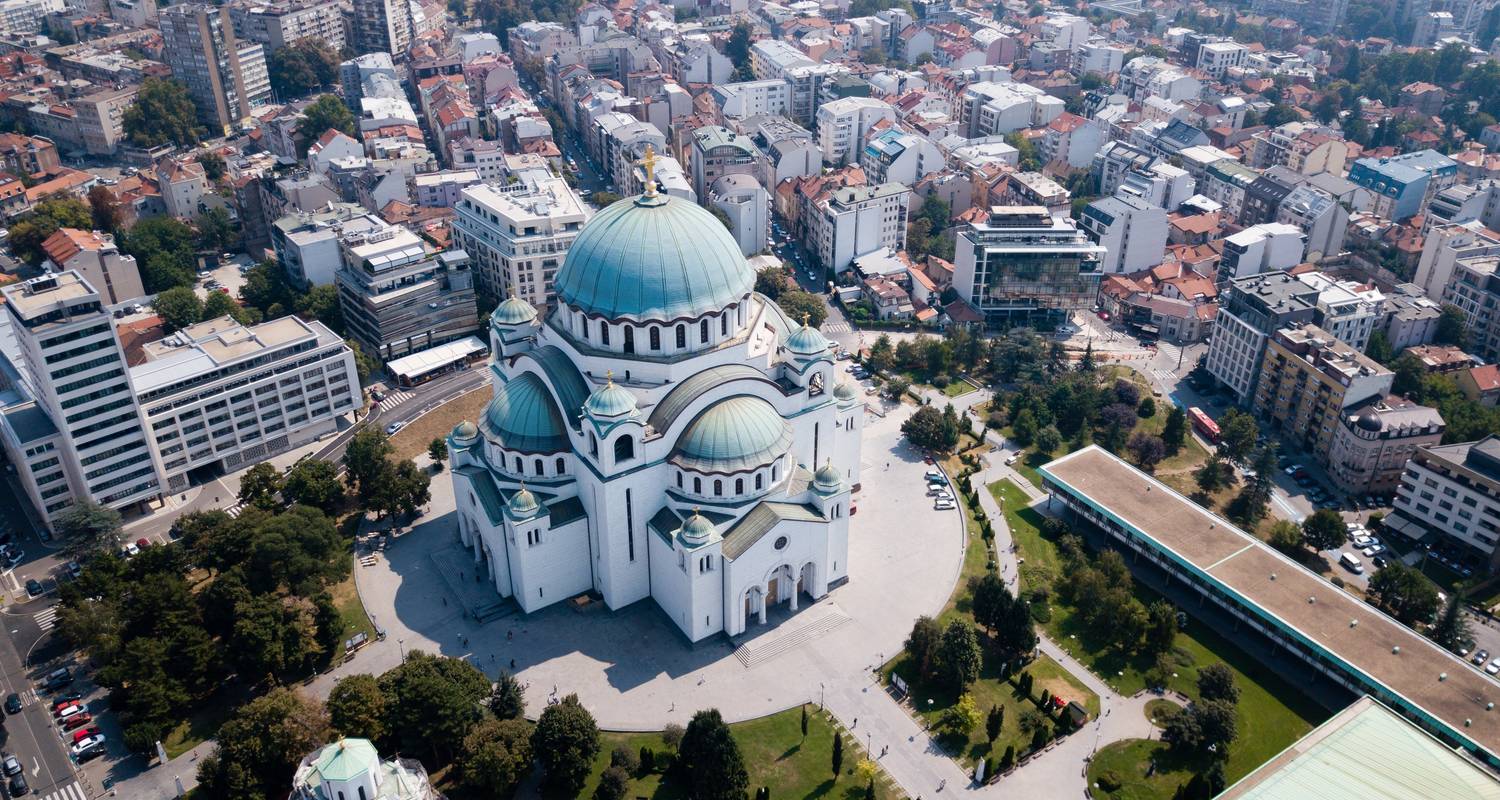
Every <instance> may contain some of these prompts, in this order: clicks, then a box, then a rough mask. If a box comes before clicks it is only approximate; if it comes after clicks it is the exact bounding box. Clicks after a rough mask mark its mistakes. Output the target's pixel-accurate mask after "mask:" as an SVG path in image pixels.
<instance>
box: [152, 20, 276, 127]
mask: <svg viewBox="0 0 1500 800" xmlns="http://www.w3.org/2000/svg"><path fill="white" fill-rule="evenodd" d="M158 21H159V22H160V24H161V39H162V57H163V58H164V59H165V60H166V63H167V64H168V65H169V66H171V67H172V77H173V78H175V79H177V80H178V81H181V82H182V84H183V85H185V86H186V87H187V90H188V94H190V95H192V98H193V103H194V105H196V106H197V108H198V119H199V121H201V122H202V123H203V124H204V125H206V126H208V128H209V130H211V131H217V132H219V133H220V134H225V133H229V132H230V131H231V130H233V129H235V128H237V127H239V126H240V125H241V124H242V123H243V122H244V121H245V120H247V119H248V118H249V117H250V109H251V108H252V107H254V106H258V105H262V104H264V103H267V102H269V101H270V99H271V82H270V77H269V75H268V73H267V72H266V57H265V51H264V49H263V48H262V47H261V45H259V44H256V43H254V42H249V41H240V40H239V38H238V37H236V36H235V35H234V25H233V23H231V22H230V19H229V9H227V8H221V7H217V6H210V5H205V4H201V3H183V4H181V5H175V6H171V7H169V8H167V9H166V10H164V11H162V12H161V15H160V17H159V18H158Z"/></svg>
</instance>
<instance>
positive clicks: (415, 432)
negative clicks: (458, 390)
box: [391, 386, 494, 459]
mask: <svg viewBox="0 0 1500 800" xmlns="http://www.w3.org/2000/svg"><path fill="white" fill-rule="evenodd" d="M493 394H494V393H493V392H492V391H491V388H490V387H489V386H481V387H479V388H478V389H475V390H473V391H471V392H467V393H465V394H461V395H459V396H458V397H455V398H453V399H452V400H449V401H448V402H446V403H444V404H442V405H441V406H438V407H437V408H434V409H433V410H431V411H429V412H427V413H426V414H423V415H422V416H420V417H418V418H417V419H416V420H415V421H413V422H412V423H411V424H410V425H407V426H406V427H405V428H402V429H401V430H399V431H396V435H395V436H392V437H391V444H392V445H394V446H395V447H396V454H395V457H396V458H397V459H404V458H416V457H417V456H419V455H421V454H422V453H425V452H427V446H428V445H429V444H432V440H433V439H437V438H440V437H443V436H447V435H448V434H449V433H452V432H453V428H454V426H455V425H457V424H458V423H460V422H462V421H464V420H466V419H467V420H470V421H473V422H478V421H479V417H480V415H482V414H483V413H484V407H485V406H486V405H488V404H489V402H490V398H491V397H492V396H493Z"/></svg>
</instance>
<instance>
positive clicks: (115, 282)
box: [42, 228, 146, 306]
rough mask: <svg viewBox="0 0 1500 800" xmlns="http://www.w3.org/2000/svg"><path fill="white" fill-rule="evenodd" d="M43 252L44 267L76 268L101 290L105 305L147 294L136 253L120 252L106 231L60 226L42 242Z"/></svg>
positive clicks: (57, 269)
mask: <svg viewBox="0 0 1500 800" xmlns="http://www.w3.org/2000/svg"><path fill="white" fill-rule="evenodd" d="M42 252H43V253H46V255H47V260H46V261H45V262H44V263H43V264H42V266H43V267H44V268H46V269H47V270H48V271H49V272H63V271H66V270H70V269H71V270H77V272H78V274H79V275H81V276H83V279H84V280H85V281H87V282H88V284H89V286H92V287H94V288H95V289H96V290H97V291H98V292H99V300H100V302H102V303H104V304H105V305H108V306H117V305H120V304H122V303H124V302H126V301H129V300H138V299H140V298H143V297H145V296H146V290H145V289H144V288H142V286H141V271H140V270H139V269H137V268H136V263H135V256H131V255H126V254H124V253H121V252H120V248H119V247H118V246H117V245H116V244H115V237H113V236H111V235H109V234H107V233H99V232H98V231H82V230H78V229H77V228H58V230H57V232H56V233H54V234H52V235H51V236H49V237H47V240H46V241H44V242H42Z"/></svg>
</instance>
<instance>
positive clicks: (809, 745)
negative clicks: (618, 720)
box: [578, 706, 904, 800]
mask: <svg viewBox="0 0 1500 800" xmlns="http://www.w3.org/2000/svg"><path fill="white" fill-rule="evenodd" d="M808 712H809V719H808V726H807V738H806V739H803V738H802V730H801V724H802V711H801V709H800V708H792V709H788V710H786V711H782V712H780V713H778V714H772V715H771V716H768V717H761V718H760V719H755V720H750V721H748V722H740V723H736V724H734V725H730V726H729V730H730V733H731V734H732V735H733V736H734V740H735V742H736V743H737V744H739V746H740V754H741V755H742V756H743V757H744V760H745V768H746V769H747V770H748V771H749V773H750V793H752V794H753V793H754V791H755V789H756V788H758V787H761V786H769V787H770V789H771V796H772V797H775V798H847V799H848V800H858V798H863V797H864V792H865V786H863V785H860V784H859V782H858V780H856V778H855V776H854V770H855V767H856V765H858V764H859V762H860V759H861V757H862V756H861V751H860V749H859V746H860V740H859V737H857V736H851V735H849V734H848V733H845V735H844V772H843V774H841V775H840V776H839V779H838V781H837V782H835V781H834V779H833V774H832V771H831V754H832V752H833V732H834V723H833V722H831V721H830V720H829V718H828V717H826V716H824V714H823V713H822V712H819V711H818V710H817V708H816V707H813V706H809V707H808ZM601 740H602V741H601V744H602V746H601V748H600V753H599V757H598V758H596V759H594V768H593V772H592V773H591V774H590V775H589V779H588V782H587V783H586V784H584V788H583V791H582V792H580V793H579V795H578V796H579V797H592V796H593V794H594V789H595V787H597V786H598V785H599V775H600V774H601V773H603V772H604V770H605V768H606V767H608V766H609V755H610V752H611V751H613V750H614V749H615V748H616V747H625V748H628V749H629V750H630V752H632V753H636V754H639V753H640V750H641V748H642V747H650V748H651V749H652V750H653V751H655V753H656V754H657V758H658V759H660V758H661V756H662V755H664V754H667V753H670V752H671V748H668V747H667V746H666V745H665V744H663V743H662V740H661V734H659V733H614V732H604V733H603V734H602V735H601ZM627 796H628V797H650V798H653V800H677V799H678V798H685V797H687V793H686V792H685V791H684V789H683V788H682V787H680V786H677V785H675V784H674V783H673V781H672V780H671V779H669V778H667V777H666V776H664V775H662V774H661V773H660V772H659V771H658V772H652V773H650V774H646V775H640V776H637V777H635V778H633V779H632V780H631V782H630V791H629V793H628V794H627ZM875 796H876V797H878V798H881V800H895V799H896V798H899V797H903V796H904V793H903V792H901V791H899V790H897V789H895V788H894V785H893V784H892V783H891V782H890V779H889V778H887V777H886V776H885V774H884V773H881V774H880V777H878V778H877V779H876V790H875Z"/></svg>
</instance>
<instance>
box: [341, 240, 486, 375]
mask: <svg viewBox="0 0 1500 800" xmlns="http://www.w3.org/2000/svg"><path fill="white" fill-rule="evenodd" d="M341 227H342V233H341V236H340V237H339V249H340V253H341V255H342V256H343V258H342V262H343V263H342V264H341V266H340V267H339V271H338V274H337V276H336V277H335V282H336V284H337V285H338V287H339V310H340V311H341V312H342V313H343V316H344V324H345V326H346V327H347V329H348V331H349V333H350V335H351V336H352V337H353V338H354V339H355V340H357V341H358V342H359V343H360V345H362V346H363V347H364V349H365V352H367V353H370V354H371V355H374V356H376V357H378V358H380V359H383V360H390V359H393V358H399V357H401V356H404V355H409V354H411V353H414V352H417V351H419V350H425V349H427V348H429V347H432V346H434V345H439V344H444V343H446V342H451V341H453V340H455V339H461V338H463V337H465V336H468V335H470V334H472V333H473V332H474V330H475V328H476V327H477V325H478V313H479V312H478V311H477V310H476V306H475V303H474V273H473V272H472V271H471V270H470V269H469V255H468V253H465V252H464V251H463V250H448V251H444V252H441V253H431V252H428V250H427V248H426V246H425V245H424V244H423V243H422V240H421V239H420V238H419V237H418V236H417V235H416V234H415V233H412V232H411V231H409V230H407V229H405V228H399V227H396V226H393V225H389V224H387V223H385V222H384V221H382V220H381V219H380V218H379V217H377V216H375V215H373V214H366V215H365V216H363V217H357V218H355V219H351V220H348V221H346V222H344V223H343V225H342V226H341Z"/></svg>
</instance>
